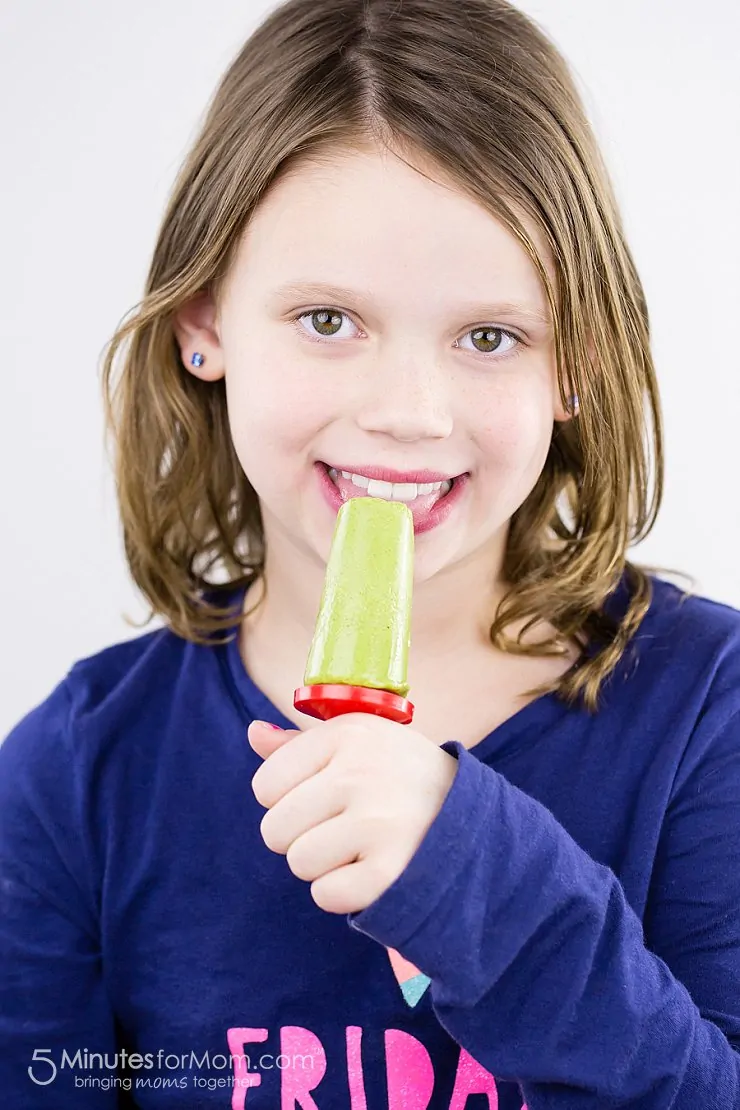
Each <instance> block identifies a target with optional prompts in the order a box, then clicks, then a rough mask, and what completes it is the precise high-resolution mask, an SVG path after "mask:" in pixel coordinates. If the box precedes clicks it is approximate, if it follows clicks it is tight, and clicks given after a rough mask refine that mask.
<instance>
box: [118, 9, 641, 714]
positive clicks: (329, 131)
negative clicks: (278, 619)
mask: <svg viewBox="0 0 740 1110" xmlns="http://www.w3.org/2000/svg"><path fill="white" fill-rule="evenodd" d="M379 144H380V145H383V146H385V147H387V148H388V149H391V150H392V151H393V153H395V154H396V155H397V156H398V157H402V158H403V159H404V161H406V160H407V158H408V159H415V163H414V168H418V166H419V159H420V158H421V159H422V160H423V161H425V162H427V163H428V164H431V165H433V166H434V167H436V168H437V169H438V171H439V172H441V173H442V174H445V175H446V176H447V178H448V179H451V180H452V181H454V182H455V183H456V184H457V186H458V187H459V188H460V189H461V190H462V191H464V192H465V193H467V194H468V195H470V196H471V197H473V198H474V199H476V200H477V201H478V202H479V203H480V204H481V205H483V206H484V207H485V208H486V209H487V210H488V211H489V212H490V213H491V215H492V216H494V217H496V218H497V219H499V220H500V221H502V222H503V223H504V224H505V225H506V227H507V228H508V229H509V230H510V231H511V233H512V234H513V235H515V236H516V237H517V239H518V240H519V242H520V243H521V244H522V245H523V246H524V248H525V249H526V250H527V252H528V254H529V256H530V257H531V259H532V262H533V264H534V265H535V266H536V267H537V270H538V272H539V274H540V277H541V279H542V282H543V284H544V287H545V289H546V291H547V296H548V300H549V303H550V308H551V312H552V315H553V320H554V324H555V329H554V336H555V338H554V342H555V353H556V357H557V366H558V379H559V388H560V396H561V401H562V402H563V403H567V402H568V399H569V394H570V393H572V392H575V393H576V394H577V395H578V398H579V401H580V411H579V414H578V416H577V417H576V418H575V419H573V420H571V421H569V422H567V423H556V424H555V426H554V429H553V436H552V442H551V446H550V450H549V454H548V457H547V460H546V463H545V466H544V468H543V471H542V474H541V475H540V478H539V480H538V482H537V484H536V486H535V488H534V489H533V490H532V492H531V493H530V495H529V496H528V497H527V499H526V501H525V502H524V504H523V505H522V506H521V507H520V508H519V509H518V510H517V511H516V513H515V514H514V516H513V518H512V520H511V524H510V534H509V538H508V546H507V551H506V557H505V566H504V570H503V576H504V579H505V581H506V582H507V583H508V584H510V587H511V588H510V590H509V592H508V593H507V595H506V597H505V598H504V600H503V602H502V603H501V605H500V607H499V610H498V612H497V614H496V619H495V621H494V624H493V625H492V627H491V640H492V642H493V644H495V645H496V646H497V647H499V648H501V649H502V650H505V651H511V652H519V653H523V654H554V653H559V652H561V651H562V650H563V649H564V645H565V642H566V641H567V640H568V639H576V640H577V641H578V642H579V643H580V644H581V645H583V646H584V647H588V651H587V652H586V653H585V655H584V657H583V658H582V660H581V661H580V665H577V666H575V667H574V668H572V669H571V670H570V671H568V672H567V674H565V675H563V676H562V677H561V678H559V679H557V680H556V681H554V682H552V683H551V684H549V685H543V686H541V687H539V688H538V689H537V691H536V692H538V693H541V692H546V691H548V690H557V691H558V693H559V694H560V696H562V697H564V698H565V699H567V700H568V701H569V702H573V701H575V700H576V699H577V698H578V697H579V696H580V697H582V698H583V701H584V704H585V705H586V706H587V707H588V708H589V709H590V710H594V709H596V708H597V705H598V693H599V688H600V686H601V683H602V682H603V680H604V679H605V678H606V677H607V675H609V673H610V672H611V671H612V670H613V669H614V667H615V665H616V664H617V662H618V661H619V659H620V657H621V655H622V653H623V652H624V650H625V648H626V646H627V644H628V641H629V640H630V638H631V637H632V636H633V634H634V633H635V631H636V629H637V628H638V626H639V624H640V622H641V620H642V618H643V616H644V614H645V612H646V611H647V608H648V606H649V602H650V594H651V586H650V578H649V575H648V574H646V573H645V570H643V569H640V568H639V567H637V566H635V565H634V564H631V563H630V562H628V560H627V558H626V551H627V548H628V546H629V544H630V543H632V542H635V541H637V540H639V539H642V538H643V537H644V536H646V535H647V534H648V532H649V531H650V529H651V528H652V526H653V523H654V521H655V517H656V515H657V512H658V508H659V506H660V502H661V498H662V488H663V447H662V423H661V414H660V406H659V399H658V391H657V383H656V377H655V372H654V367H653V361H652V356H651V352H650V337H649V323H648V311H647V307H646V304H645V296H644V293H643V288H642V285H641V282H640V279H639V277H638V274H637V271H636V268H635V264H634V262H633V259H632V256H631V254H630V251H629V248H628V246H627V244H626V242H625V238H624V233H623V229H622V223H621V219H620V215H619V212H618V209H617V205H616V201H615V198H614V195H613V192H612V187H611V184H610V181H609V178H608V174H607V172H606V169H605V167H604V165H603V163H602V159H601V157H600V154H599V150H598V147H597V144H596V141H595V139H594V136H593V134H592V132H591V129H590V126H589V123H588V120H587V118H586V115H585V111H584V108H583V106H582V104H581V101H580V98H579V95H578V92H577V90H576V88H575V84H574V81H573V79H572V77H571V75H570V72H569V70H568V67H567V65H566V63H565V61H564V60H563V58H562V57H561V55H560V54H559V53H558V51H557V50H556V48H555V47H554V46H553V44H552V43H551V42H550V41H549V40H548V39H547V38H546V37H545V35H544V34H543V33H542V32H541V31H540V30H539V28H538V27H537V26H536V25H535V24H534V23H533V22H532V21H531V20H530V19H528V18H527V17H526V16H525V15H524V14H522V13H521V12H520V11H518V10H517V9H516V8H514V7H512V6H511V5H510V4H508V3H506V2H505V0H454V3H453V2H451V0H288V2H287V3H284V4H282V6H280V7H279V8H277V9H276V10H275V11H273V12H272V14H270V15H269V16H268V17H267V18H266V19H265V20H264V22H263V23H262V24H261V25H260V26H259V27H258V28H257V30H256V31H255V32H254V33H253V34H252V35H251V37H250V38H249V39H248V40H247V42H246V43H245V45H244V46H243V48H242V49H241V50H240V52H239V53H238V55H237V56H236V58H235V60H234V61H233V62H232V64H231V66H230V67H229V69H228V71H227V72H226V74H225V76H224V78H223V80H222V81H221V84H220V86H219V87H218V89H217V91H216V93H215V95H214V97H213V100H212V102H211V104H210V107H209V109H208V111H207V113H206V116H205V121H204V123H203V125H202V128H201V131H200V134H199V136H198V138H197V140H196V142H195V144H194V147H193V149H192V151H191V152H190V154H189V155H188V156H187V158H186V160H185V162H184V165H183V166H182V169H181V171H180V174H179V176H178V178H177V181H176V183H175V185H174V189H173V191H172V195H171V198H170V200H169V203H168V205H167V209H166V212H165V214H164V218H163V222H162V226H161V230H160V232H159V237H158V240H157V243H156V247H155V250H154V256H153V259H152V263H151V268H150V270H149V274H148V278H147V282H146V289H145V295H144V297H143V299H142V301H141V302H140V304H139V305H137V306H136V308H135V309H134V310H133V315H132V316H131V318H129V319H128V320H127V321H124V322H123V323H122V324H121V325H120V326H119V328H118V330H117V331H116V333H115V334H114V336H113V338H112V339H111V340H110V342H109V344H108V345H107V349H106V351H105V359H104V366H103V392H104V402H105V411H106V420H107V427H108V430H109V432H110V433H111V435H112V438H113V441H114V444H115V476H116V485H117V492H118V499H119V504H120V511H121V518H122V527H123V539H124V546H125V553H126V557H127V560H128V564H129V567H130V571H131V574H132V576H133V579H134V581H135V583H136V585H137V586H138V588H139V590H140V591H141V592H142V594H143V595H144V596H145V597H146V599H147V600H148V601H149V603H150V604H151V607H152V609H151V613H150V615H149V617H148V618H147V620H146V621H145V622H144V623H148V621H149V620H151V619H152V617H153V616H154V615H155V614H161V615H162V616H163V617H164V618H165V619H166V622H167V623H168V624H169V625H170V627H171V628H172V630H173V631H174V632H176V633H177V634H179V635H180V636H183V637H185V638H187V639H189V640H193V641H194V642H196V643H212V642H213V633H214V632H216V631H222V630H227V629H234V628H236V627H238V625H239V623H240V621H241V619H242V614H241V611H238V610H235V609H234V608H233V607H232V608H229V607H228V606H226V607H224V606H223V605H220V604H219V603H218V599H219V598H223V596H224V593H225V592H226V591H227V590H229V591H231V590H233V589H235V588H237V587H238V586H244V585H247V584H248V583H250V582H252V581H254V580H255V579H256V578H259V577H261V576H262V575H263V570H264V554H265V551H264V536H263V530H262V519H261V512H260V506H259V502H258V498H257V495H256V493H255V491H254V489H253V488H252V486H251V485H250V483H249V481H248V479H247V477H246V476H245V474H244V473H243V472H242V470H241V467H240V465H239V462H238V459H237V456H236V453H235V450H234V447H233V444H232V441H231V435H230V430H229V422H228V419H227V409H226V393H225V387H224V381H223V380H220V381H216V382H210V383H209V382H205V381H201V380H199V379H198V378H196V377H195V376H194V375H192V374H191V373H190V372H189V371H188V370H187V369H186V368H185V367H184V366H183V364H182V360H181V352H180V349H179V345H178V342H177V341H176V339H175V335H174V332H173V316H174V314H175V312H176V311H177V309H178V308H180V307H181V306H182V305H183V304H184V302H185V301H187V300H188V299H189V298H190V297H192V296H193V295H194V294H196V293H198V292H201V291H204V290H205V291H208V292H211V293H212V294H213V295H214V296H215V297H216V299H217V300H218V296H219V293H220V291H221V289H222V286H223V283H224V281H225V279H226V276H227V274H228V272H229V268H230V264H231V262H232V260H233V256H234V253H235V250H236V248H237V245H238V241H239V238H240V235H241V233H242V232H243V231H244V229H245V227H246V225H247V223H248V221H249V219H250V216H251V215H252V213H253V212H254V211H255V208H256V207H257V205H258V204H259V203H260V201H261V199H262V198H263V197H264V196H265V194H266V192H267V190H268V189H269V188H270V186H271V185H272V184H274V183H275V182H276V181H277V180H279V179H280V178H281V177H282V176H283V175H285V174H286V173H289V172H295V171H296V170H298V169H300V167H301V165H302V164H303V163H305V162H307V161H309V160H310V161H312V162H316V161H317V160H320V159H321V158H322V157H326V156H329V157H331V155H332V153H334V152H337V151H339V150H358V151H360V150H363V149H366V148H368V147H369V148H372V149H377V148H378V145H379ZM408 164H409V165H411V164H412V161H409V162H408ZM518 213H525V214H526V216H528V217H529V218H530V219H531V220H533V221H534V222H535V225H536V226H537V227H538V228H539V229H540V230H541V232H542V233H543V235H544V238H545V240H546V242H547V246H548V248H549V252H550V257H551V259H552V262H553V263H554V269H555V273H556V283H555V287H554V288H553V287H552V286H551V283H550V281H549V279H548V275H547V272H546V269H545V265H544V263H543V259H541V258H540V256H539V254H538V251H537V249H536V247H535V244H534V242H533V241H532V238H531V237H530V236H529V234H528V233H527V231H526V229H525V227H524V225H523V223H522V220H521V218H520V215H519V214H518ZM124 346H125V350H124V351H122V354H123V358H122V362H121V366H120V374H119V375H118V380H117V382H116V384H115V386H114V383H113V377H114V374H113V366H114V361H115V359H116V356H117V353H118V352H119V349H121V348H123V347H124ZM651 453H652V459H651V457H650V456H651ZM651 462H652V488H651V489H650V488H649V487H650V486H651ZM210 572H213V573H212V574H210V577H209V573H210ZM624 572H626V574H627V578H628V583H629V586H630V589H629V600H628V604H627V607H626V611H624V612H623V614H621V615H620V616H619V617H618V618H617V619H613V618H611V617H609V616H608V615H607V613H606V612H605V610H604V602H605V601H606V599H607V598H608V596H609V595H610V593H612V592H613V591H614V589H615V588H616V586H617V584H618V582H619V580H620V577H621V576H622V574H623V573H624ZM542 619H545V620H547V621H548V622H549V623H550V624H551V625H552V626H553V627H554V629H555V630H556V636H555V637H553V638H551V639H548V640H545V641H543V642H541V643H539V644H538V645H532V644H531V643H529V644H525V643H524V642H522V636H523V635H524V634H525V632H526V631H528V630H529V629H530V628H531V627H533V626H534V625H535V624H536V623H537V622H538V621H539V620H542ZM522 621H524V626H523V627H521V631H520V633H519V636H518V637H516V638H514V637H513V636H511V635H509V634H507V631H506V629H507V628H508V627H509V626H510V625H512V624H513V623H514V622H517V623H518V624H519V625H521V622H522ZM221 642H222V641H221Z"/></svg>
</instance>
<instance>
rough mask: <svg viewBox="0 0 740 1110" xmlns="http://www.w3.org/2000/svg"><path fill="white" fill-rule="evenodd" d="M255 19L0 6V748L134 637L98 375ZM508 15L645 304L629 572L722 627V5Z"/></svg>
mask: <svg viewBox="0 0 740 1110" xmlns="http://www.w3.org/2000/svg"><path fill="white" fill-rule="evenodd" d="M450 2H453V0H450ZM272 6H273V5H272V4H271V3H268V2H267V0H208V3H205V0H201V2H200V3H186V2H184V0H127V2H126V3H125V4H122V3H116V4H114V3H104V4H101V3H99V2H96V0H64V2H63V3H54V2H52V0H45V2H44V0H2V10H1V11H0V104H2V109H1V111H2V140H3V142H2V152H1V154H0V157H1V159H2V173H1V174H0V190H1V196H0V199H1V200H2V204H1V205H0V220H1V221H2V223H1V225H0V234H1V235H2V240H1V241H2V266H1V268H0V275H1V277H0V281H2V288H1V289H0V321H1V328H0V340H1V341H2V345H1V347H0V382H1V383H2V394H1V398H0V481H1V482H2V487H1V490H0V492H1V493H2V516H1V517H0V520H1V522H2V523H1V525H0V527H1V528H2V533H1V535H0V540H1V541H2V542H1V543H0V560H1V562H0V582H1V583H2V602H1V606H0V612H2V640H1V641H0V738H1V737H3V736H4V735H6V733H7V731H9V729H10V727H11V726H12V725H13V724H14V723H15V722H16V721H17V720H18V719H19V718H20V717H21V716H22V715H23V714H25V713H26V712H27V711H28V710H29V709H30V708H31V707H32V706H33V705H35V704H36V703H37V702H39V701H41V700H42V699H43V698H45V697H46V696H47V694H48V693H49V692H50V691H51V689H52V688H53V686H55V685H56V684H57V682H58V681H60V679H61V678H62V677H63V676H64V674H65V673H66V671H67V669H68V668H69V667H70V666H71V664H72V663H73V662H74V661H75V660H77V659H79V658H82V657H84V656H86V655H90V654H93V653H94V652H96V651H98V650H100V649H101V648H103V647H105V646H106V645H108V644H111V643H114V642H116V641H118V640H124V639H128V638H130V637H131V636H134V635H137V634H138V632H137V630H136V629H133V628H131V627H130V626H129V625H127V624H126V623H125V621H124V619H123V614H124V613H128V614H129V615H130V616H132V617H133V618H134V619H136V620H141V618H142V617H143V616H144V614H145V612H146V609H145V606H144V604H143V602H142V601H141V599H140V598H139V597H138V595H137V594H136V593H135V591H134V588H133V585H132V584H131V583H130V581H129V579H128V575H127V570H126V566H125V563H124V558H123V553H122V547H121V542H120V537H119V525H118V518H117V509H116V504H115V499H114V494H113V485H112V478H111V472H110V467H109V463H108V461H107V459H106V455H105V450H104V446H103V420H102V405H101V401H100V384H99V382H100V374H99V371H100V356H101V352H102V349H103V346H104V344H105V343H106V342H107V340H108V338H109V337H110V335H111V334H112V332H113V330H114V328H115V326H116V324H117V323H118V321H119V320H120V319H121V317H123V316H124V315H125V314H126V313H127V312H128V310H129V309H130V307H131V306H133V305H134V304H135V303H136V302H137V301H138V300H139V298H140V296H141V294H142V291H143V283H144V278H145V274H146V270H147V268H148V264H149V258H150V254H151V251H152V249H153V245H154V237H155V234H156V230H157V227H158V224H159V220H160V216H161V213H162V210H163V206H164V203H165V198H166V195H167V192H168V190H169V187H170V185H171V182H172V181H173V179H174V176H175V173H176V170H177V167H178V165H179V163H180V161H181V159H182V158H183V156H184V154H185V151H186V150H187V148H188V146H189V144H190V142H191V140H192V139H193V137H194V136H195V133H196V130H197V126H198V123H199V120H200V118H201V115H202V113H203V111H204V109H205V106H206V103H207V101H208V99H209V97H210V96H211V93H212V91H213V89H214V87H215V85H216V83H217V81H218V79H219V77H220V76H221V74H222V73H223V71H224V70H225V68H226V66H227V65H228V64H229V62H230V61H231V59H232V57H233V56H234V54H235V53H236V51H237V49H238V48H239V46H240V45H241V43H242V42H243V40H244V39H245V38H246V37H247V35H248V34H249V33H250V32H251V30H252V29H253V28H254V27H255V26H256V24H257V23H258V22H259V21H260V20H261V18H262V17H263V16H264V14H266V12H267V11H268V10H270V9H271V7H272ZM521 6H522V7H523V8H524V9H525V10H526V11H527V12H528V13H529V14H530V15H532V16H534V17H535V18H536V19H537V20H538V21H539V22H540V23H541V24H542V25H543V26H544V28H545V29H546V30H547V31H548V32H549V33H550V35H551V36H552V37H553V38H554V39H555V41H556V42H557V44H558V45H559V46H560V48H561V49H562V50H563V51H564V53H565V55H566V57H567V58H568V59H569V61H570V62H571V64H572V66H573V67H574V70H575V73H576V76H577V79H578V82H579V85H580V86H581V89H582V91H583V92H584V95H585V99H586V104H587V107H588V110H589V114H590V115H591V118H592V121H593V123H594V126H595V128H596V131H597V134H598V135H599V137H600V139H601V142H602V146H603V149H604V152H605V155H606V159H607V163H608V165H609V167H610V169H611V171H612V174H613V177H614V180H615V184H616V188H617V195H618V198H619V200H620V202H621V205H622V209H623V213H624V217H625V222H626V227H627V233H628V237H629V239H630V243H631V246H632V249H633V252H634V254H635V257H636V260H637V265H638V268H639V270H640V273H641V276H642V279H643V281H644V283H645V286H646V290H647V295H648V302H649V306H650V312H651V319H652V326H653V332H654V351H655V356H656V361H657V366H658V373H659V379H660V383H661V388H662V396H663V404H664V414H665V422H666V435H667V488H666V495H665V501H664V506H663V510H662V512H661V515H660V517H659V519H658V524H657V525H656V527H655V529H654V531H653V533H652V535H651V537H650V538H649V539H648V540H647V541H646V542H645V543H643V544H642V545H640V546H639V547H638V548H636V549H634V557H635V558H636V559H637V560H638V561H640V562H644V563H658V564H660V565H663V566H668V567H674V568H678V569H680V570H684V571H686V572H688V573H689V574H691V575H693V576H694V577H695V578H696V580H697V587H698V590H699V592H702V593H704V594H706V595H708V596H710V597H713V598H715V599H717V600H719V601H723V602H725V603H728V604H731V605H734V606H736V607H738V608H740V570H739V569H738V556H739V554H740V497H739V496H738V492H737V486H738V478H739V477H740V466H739V465H738V464H739V456H740V451H739V449H738V439H739V438H740V427H739V420H740V384H739V383H740V355H739V354H738V351H739V350H740V339H739V336H738V321H739V320H740V263H739V261H738V259H739V256H740V216H739V215H738V210H739V208H740V153H739V141H738V140H739V137H740V126H739V123H740V79H739V77H738V73H739V72H740V66H739V65H738V49H739V48H738V43H739V42H740V4H738V3H737V0H704V3H702V4H701V5H700V6H699V7H697V5H696V3H695V0H620V3H618V4H617V3H614V2H612V0H525V2H524V3H522V4H521ZM473 49H475V43H474V42H471V50H473ZM154 627H156V622H155V623H152V624H150V625H148V626H147V628H146V629H142V631H148V630H150V629H152V628H154Z"/></svg>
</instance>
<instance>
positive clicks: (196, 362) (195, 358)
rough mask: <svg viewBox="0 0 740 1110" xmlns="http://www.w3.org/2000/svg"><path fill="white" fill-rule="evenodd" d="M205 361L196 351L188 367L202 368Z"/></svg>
mask: <svg viewBox="0 0 740 1110" xmlns="http://www.w3.org/2000/svg"><path fill="white" fill-rule="evenodd" d="M205 361H206V360H205V356H204V355H201V354H199V353H198V351H196V352H195V354H194V355H193V357H192V358H191V360H190V365H191V366H202V365H203V363H204V362H205Z"/></svg>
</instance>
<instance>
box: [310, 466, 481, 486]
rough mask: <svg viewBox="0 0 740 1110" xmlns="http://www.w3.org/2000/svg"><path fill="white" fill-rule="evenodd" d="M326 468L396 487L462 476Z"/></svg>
mask: <svg viewBox="0 0 740 1110" xmlns="http://www.w3.org/2000/svg"><path fill="white" fill-rule="evenodd" d="M324 466H330V467H331V469H332V470H336V471H338V472H339V473H340V474H341V473H342V471H345V472H347V473H352V474H362V475H363V477H365V478H374V479H375V481H376V482H392V483H394V484H396V485H405V484H407V483H411V482H413V483H414V484H416V485H427V484H429V483H430V482H450V481H454V480H455V478H459V477H460V475H459V474H457V475H455V474H450V473H449V472H448V473H446V474H443V473H442V472H441V471H436V470H406V471H402V470H391V469H389V468H387V467H382V466H360V467H357V466H336V465H335V464H334V463H327V462H325V463H324Z"/></svg>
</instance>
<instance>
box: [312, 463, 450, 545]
mask: <svg viewBox="0 0 740 1110" xmlns="http://www.w3.org/2000/svg"><path fill="white" fill-rule="evenodd" d="M314 466H315V468H316V471H317V473H318V476H319V481H320V484H321V491H322V493H323V495H324V498H325V500H326V501H327V502H328V504H329V505H330V507H331V508H332V509H333V510H334V511H335V512H338V511H339V509H341V507H342V505H343V504H344V501H343V499H342V495H341V493H340V492H339V489H338V488H337V486H336V485H335V484H334V482H332V480H331V478H330V477H329V468H328V465H327V463H323V462H316V463H314ZM469 479H470V474H469V473H466V474H461V475H459V477H457V478H455V479H453V482H452V489H451V490H450V491H449V493H447V494H445V496H444V497H441V498H440V499H439V501H437V503H436V504H435V506H434V508H433V509H432V510H431V512H429V513H427V514H426V516H425V517H424V519H423V520H418V521H417V520H415V521H414V535H416V536H418V535H421V534H423V533H424V532H430V531H432V529H433V528H436V527H437V526H438V525H440V524H442V523H443V522H444V521H445V520H446V519H447V517H448V516H449V515H450V513H451V512H452V510H453V509H454V508H455V506H456V505H457V503H458V501H459V500H460V498H461V497H462V496H463V495H464V492H465V487H466V486H467V484H468V481H469Z"/></svg>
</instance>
